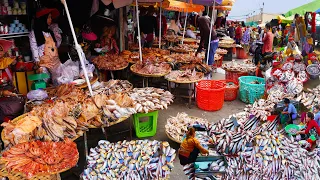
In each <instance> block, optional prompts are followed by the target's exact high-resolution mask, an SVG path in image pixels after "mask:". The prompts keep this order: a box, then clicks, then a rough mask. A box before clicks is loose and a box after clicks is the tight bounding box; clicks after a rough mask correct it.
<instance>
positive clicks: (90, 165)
mask: <svg viewBox="0 0 320 180" xmlns="http://www.w3.org/2000/svg"><path fill="white" fill-rule="evenodd" d="M175 157H176V150H175V149H173V148H171V147H170V146H169V143H168V142H159V141H156V140H154V141H150V140H137V141H122V142H121V141H119V142H117V143H110V142H109V141H105V140H101V141H99V142H98V146H97V147H95V148H91V149H90V154H89V156H88V162H87V168H86V169H85V170H84V172H83V173H82V179H84V180H92V179H123V180H137V179H166V178H169V174H170V172H171V170H172V168H173V167H174V166H173V161H174V160H175Z"/></svg>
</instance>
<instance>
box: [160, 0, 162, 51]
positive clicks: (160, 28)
mask: <svg viewBox="0 0 320 180" xmlns="http://www.w3.org/2000/svg"><path fill="white" fill-rule="evenodd" d="M161 8H162V2H160V20H159V21H160V22H159V29H160V30H159V49H161V26H162V19H161V18H162V17H161V16H162V13H161V11H162V9H161Z"/></svg>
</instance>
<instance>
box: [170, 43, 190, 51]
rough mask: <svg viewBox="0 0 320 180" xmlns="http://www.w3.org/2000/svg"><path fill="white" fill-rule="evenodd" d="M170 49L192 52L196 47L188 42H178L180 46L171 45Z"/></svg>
mask: <svg viewBox="0 0 320 180" xmlns="http://www.w3.org/2000/svg"><path fill="white" fill-rule="evenodd" d="M168 49H169V50H170V51H173V52H177V53H190V52H194V51H195V48H191V47H190V46H188V45H186V44H178V46H174V47H169V48H168Z"/></svg>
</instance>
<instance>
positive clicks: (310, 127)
mask: <svg viewBox="0 0 320 180" xmlns="http://www.w3.org/2000/svg"><path fill="white" fill-rule="evenodd" d="M306 123H307V124H306V129H305V130H303V131H298V132H297V134H302V135H311V134H312V135H315V136H316V137H317V136H319V135H320V128H319V125H318V123H317V122H316V121H315V120H314V115H313V113H312V112H308V113H307V117H306Z"/></svg>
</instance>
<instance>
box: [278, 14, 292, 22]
mask: <svg viewBox="0 0 320 180" xmlns="http://www.w3.org/2000/svg"><path fill="white" fill-rule="evenodd" d="M277 19H278V21H281V23H284V24H290V23H292V21H293V19H294V15H292V16H290V17H284V16H281V15H279V16H278V17H277Z"/></svg>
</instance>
